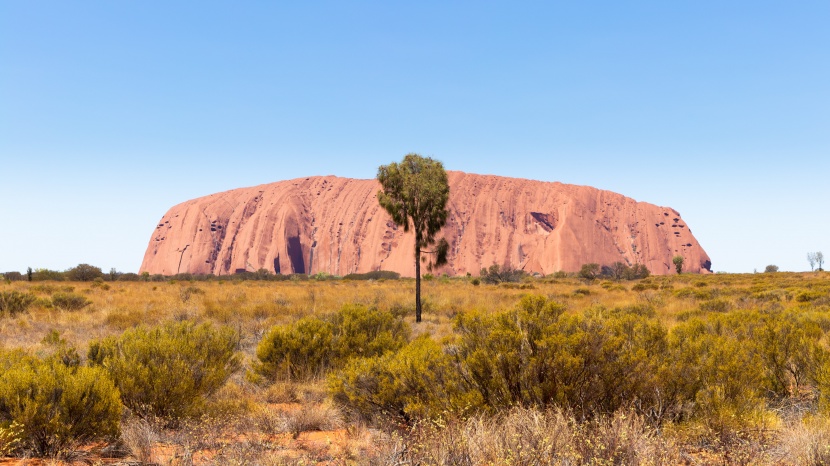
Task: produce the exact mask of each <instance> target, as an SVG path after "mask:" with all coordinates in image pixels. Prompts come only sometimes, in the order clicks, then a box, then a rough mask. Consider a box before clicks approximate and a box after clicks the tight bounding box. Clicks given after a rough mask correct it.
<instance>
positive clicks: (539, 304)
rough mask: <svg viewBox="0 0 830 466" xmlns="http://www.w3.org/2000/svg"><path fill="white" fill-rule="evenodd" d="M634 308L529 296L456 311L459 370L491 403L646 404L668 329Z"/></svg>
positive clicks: (584, 409) (583, 407)
mask: <svg viewBox="0 0 830 466" xmlns="http://www.w3.org/2000/svg"><path fill="white" fill-rule="evenodd" d="M636 311H637V312H631V311H629V310H627V309H616V310H614V311H611V312H606V311H605V310H603V309H597V310H588V311H585V312H584V313H582V314H580V315H568V314H564V307H563V306H561V305H559V304H556V303H553V302H551V301H548V300H546V299H545V298H543V297H540V296H527V297H525V298H523V299H522V301H521V302H520V303H519V306H518V307H517V309H516V310H515V311H508V312H502V313H496V314H489V315H482V314H480V313H465V314H460V315H459V316H458V317H457V318H456V331H457V332H458V334H459V340H458V342H457V355H458V359H459V362H460V368H459V371H460V372H461V373H462V374H464V375H465V378H468V379H469V380H471V381H472V385H473V387H474V388H475V389H476V390H477V391H479V392H480V394H481V396H482V399H483V400H484V403H485V404H486V405H488V406H492V407H496V408H500V407H508V406H513V405H517V404H518V405H522V406H546V405H552V404H555V405H557V406H562V407H566V408H570V409H576V410H579V411H580V412H581V413H585V415H591V414H592V413H593V414H597V413H600V412H612V411H614V410H616V409H618V408H620V407H621V406H623V405H624V404H625V403H630V402H632V401H634V400H638V401H639V402H641V403H643V405H647V403H648V402H649V400H650V399H651V397H652V396H653V393H654V388H655V386H656V383H657V379H656V371H657V369H658V367H659V364H660V361H661V360H660V357H661V355H662V354H663V352H664V351H665V347H666V332H665V329H664V328H663V327H662V326H661V325H660V324H659V322H657V321H656V320H654V319H653V318H650V317H646V316H643V315H642V312H643V310H642V309H639V308H638V309H636Z"/></svg>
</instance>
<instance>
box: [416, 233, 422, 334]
mask: <svg viewBox="0 0 830 466" xmlns="http://www.w3.org/2000/svg"><path fill="white" fill-rule="evenodd" d="M420 321H421V249H420V248H419V247H418V239H417V238H416V239H415V322H420Z"/></svg>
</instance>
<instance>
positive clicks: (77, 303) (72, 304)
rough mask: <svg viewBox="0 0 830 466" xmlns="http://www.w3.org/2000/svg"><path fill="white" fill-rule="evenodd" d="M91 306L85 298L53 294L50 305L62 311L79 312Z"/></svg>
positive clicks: (76, 295) (68, 294)
mask: <svg viewBox="0 0 830 466" xmlns="http://www.w3.org/2000/svg"><path fill="white" fill-rule="evenodd" d="M90 304H92V301H90V300H88V299H86V297H84V296H81V295H78V294H74V293H55V294H53V295H52V305H53V306H55V307H56V308H58V309H62V310H64V311H79V310H81V309H83V308H85V307H87V306H89V305H90Z"/></svg>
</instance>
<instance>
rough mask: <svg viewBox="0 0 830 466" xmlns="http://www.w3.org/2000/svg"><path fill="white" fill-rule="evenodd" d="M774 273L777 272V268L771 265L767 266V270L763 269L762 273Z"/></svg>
mask: <svg viewBox="0 0 830 466" xmlns="http://www.w3.org/2000/svg"><path fill="white" fill-rule="evenodd" d="M774 272H778V266H777V265H772V264H771V265H768V266H767V268H765V269H764V273H774Z"/></svg>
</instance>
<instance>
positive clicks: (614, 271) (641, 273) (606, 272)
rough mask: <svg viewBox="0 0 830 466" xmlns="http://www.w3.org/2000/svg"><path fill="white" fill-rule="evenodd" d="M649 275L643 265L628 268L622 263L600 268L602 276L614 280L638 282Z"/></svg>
mask: <svg viewBox="0 0 830 466" xmlns="http://www.w3.org/2000/svg"><path fill="white" fill-rule="evenodd" d="M649 275H651V272H649V270H648V267H646V266H645V265H643V264H634V265H632V266H628V265H626V264H624V263H622V262H614V263H613V264H611V265H610V266H608V265H606V266H603V267H602V276H603V277H608V278H611V279H614V280H617V281H619V280H640V279H643V278H647V277H648V276H649Z"/></svg>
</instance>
